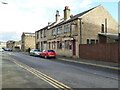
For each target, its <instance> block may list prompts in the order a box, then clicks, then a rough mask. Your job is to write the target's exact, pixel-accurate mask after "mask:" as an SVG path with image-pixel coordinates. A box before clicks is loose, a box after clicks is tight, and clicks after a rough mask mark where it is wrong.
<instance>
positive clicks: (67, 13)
mask: <svg viewBox="0 0 120 90" xmlns="http://www.w3.org/2000/svg"><path fill="white" fill-rule="evenodd" d="M68 18H70V9H69V7H68V6H65V9H64V20H67V19H68Z"/></svg>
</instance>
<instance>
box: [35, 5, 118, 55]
mask: <svg viewBox="0 0 120 90" xmlns="http://www.w3.org/2000/svg"><path fill="white" fill-rule="evenodd" d="M55 19H56V21H55V22H53V23H48V25H47V26H46V27H44V28H42V29H40V30H38V31H36V32H35V35H36V48H38V49H40V50H43V49H54V50H55V51H56V53H57V54H58V55H62V56H68V57H79V52H80V51H79V45H80V44H97V43H111V42H116V41H117V40H118V35H117V33H118V24H117V22H116V21H115V20H114V19H113V18H112V16H111V15H110V14H109V13H108V11H107V10H106V9H105V8H104V7H103V6H102V5H99V6H97V7H94V8H91V9H89V10H87V11H84V12H82V13H79V14H77V15H74V16H73V15H70V9H69V7H68V6H66V7H65V9H64V18H62V19H60V15H59V11H56V15H55ZM109 36H110V37H109ZM115 38H116V39H115ZM104 39H106V40H104Z"/></svg>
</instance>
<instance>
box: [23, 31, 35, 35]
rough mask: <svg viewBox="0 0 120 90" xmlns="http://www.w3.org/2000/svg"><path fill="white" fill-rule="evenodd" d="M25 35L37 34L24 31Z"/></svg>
mask: <svg viewBox="0 0 120 90" xmlns="http://www.w3.org/2000/svg"><path fill="white" fill-rule="evenodd" d="M23 34H24V35H25V36H35V33H29V32H23Z"/></svg>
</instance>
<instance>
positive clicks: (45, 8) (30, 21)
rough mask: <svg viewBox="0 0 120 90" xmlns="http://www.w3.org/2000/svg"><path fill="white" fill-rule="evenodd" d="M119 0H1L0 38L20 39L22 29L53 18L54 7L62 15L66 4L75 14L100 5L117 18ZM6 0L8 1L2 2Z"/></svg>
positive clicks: (36, 27)
mask: <svg viewBox="0 0 120 90" xmlns="http://www.w3.org/2000/svg"><path fill="white" fill-rule="evenodd" d="M118 1H119V0H0V41H8V40H15V41H18V40H20V39H21V35H22V32H35V31H37V30H39V29H41V28H43V27H45V26H46V25H47V24H48V22H54V21H55V14H56V10H59V12H60V16H61V18H63V10H64V7H65V6H69V8H70V10H71V11H70V13H71V14H73V15H76V14H78V13H81V12H82V11H85V10H88V9H90V8H93V7H95V6H97V5H100V4H101V5H103V6H104V7H105V8H106V9H107V10H108V12H109V13H110V14H111V15H112V17H113V18H114V19H115V20H116V21H118ZM2 2H6V3H8V4H2Z"/></svg>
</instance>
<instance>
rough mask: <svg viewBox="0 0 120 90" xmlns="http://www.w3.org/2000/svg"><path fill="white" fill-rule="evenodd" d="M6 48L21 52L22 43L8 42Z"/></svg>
mask: <svg viewBox="0 0 120 90" xmlns="http://www.w3.org/2000/svg"><path fill="white" fill-rule="evenodd" d="M6 47H7V48H11V49H12V50H13V51H21V41H7V42H6Z"/></svg>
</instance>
